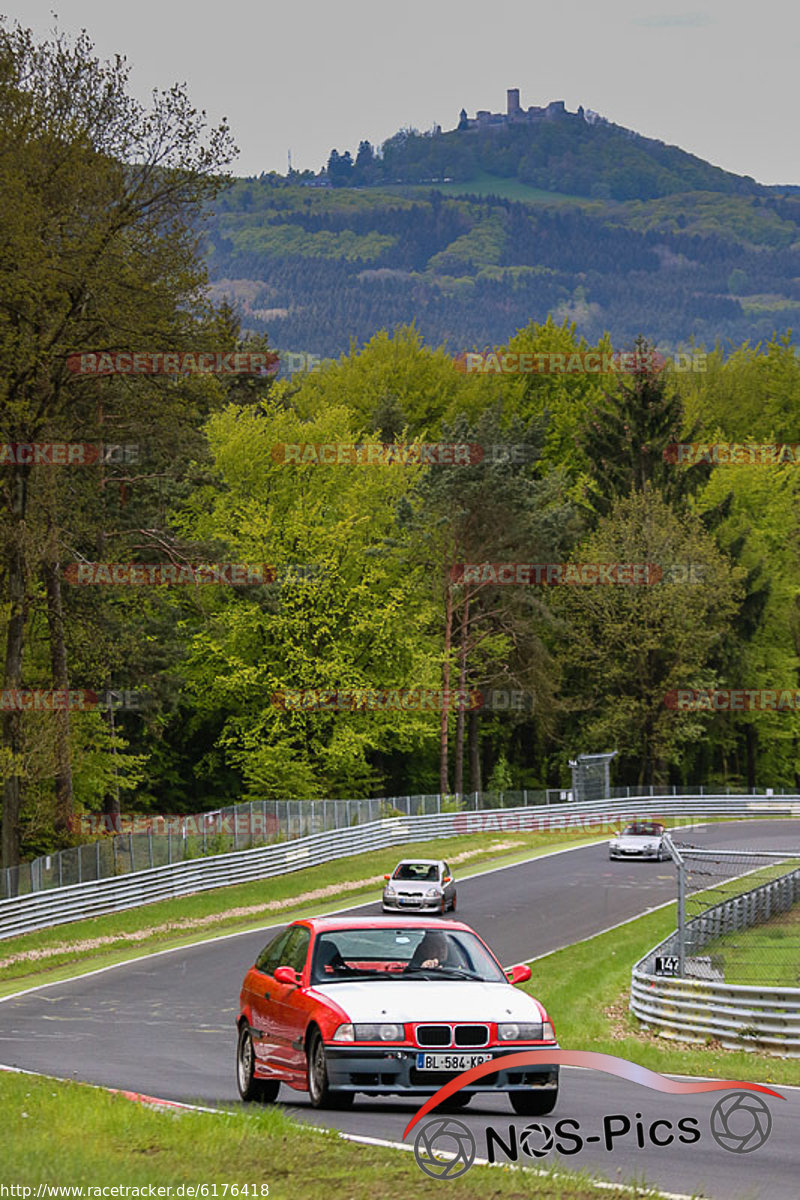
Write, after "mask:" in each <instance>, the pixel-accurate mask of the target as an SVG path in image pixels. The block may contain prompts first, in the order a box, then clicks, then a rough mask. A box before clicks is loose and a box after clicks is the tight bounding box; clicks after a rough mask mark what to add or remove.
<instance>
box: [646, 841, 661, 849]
mask: <svg viewBox="0 0 800 1200" xmlns="http://www.w3.org/2000/svg"><path fill="white" fill-rule="evenodd" d="M657 849H658V846H657V845H656V843H655V842H648V843H647V845H646V846H645V850H657Z"/></svg>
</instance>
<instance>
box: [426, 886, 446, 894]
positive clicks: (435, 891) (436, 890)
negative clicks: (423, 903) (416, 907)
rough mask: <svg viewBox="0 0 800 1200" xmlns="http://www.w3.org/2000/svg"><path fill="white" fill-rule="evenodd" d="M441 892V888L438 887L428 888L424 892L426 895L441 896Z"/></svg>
mask: <svg viewBox="0 0 800 1200" xmlns="http://www.w3.org/2000/svg"><path fill="white" fill-rule="evenodd" d="M441 894H442V889H441V888H440V887H432V888H428V890H427V892H426V893H425V895H426V896H441Z"/></svg>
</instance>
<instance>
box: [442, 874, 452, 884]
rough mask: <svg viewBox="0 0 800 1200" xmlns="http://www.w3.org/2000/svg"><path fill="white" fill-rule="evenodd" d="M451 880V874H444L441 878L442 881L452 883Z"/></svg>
mask: <svg viewBox="0 0 800 1200" xmlns="http://www.w3.org/2000/svg"><path fill="white" fill-rule="evenodd" d="M452 882H453V876H452V875H445V877H444V879H443V880H442V883H452Z"/></svg>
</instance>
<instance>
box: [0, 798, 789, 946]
mask: <svg viewBox="0 0 800 1200" xmlns="http://www.w3.org/2000/svg"><path fill="white" fill-rule="evenodd" d="M648 814H649V815H650V816H653V817H656V816H662V817H676V816H680V817H692V818H698V817H704V816H705V817H707V816H719V817H735V816H738V817H756V816H758V815H764V814H769V815H771V816H795V815H800V796H781V797H774V796H773V797H757V796H702V797H698V796H665V797H656V798H652V797H650V796H646V797H636V796H632V797H630V798H627V799H625V800H597V801H593V802H591V803H584V804H579V803H575V802H572V803H565V804H558V805H553V806H551V807H549V808H543V807H536V808H531V807H527V808H516V809H511V808H509V809H488V810H484V811H482V812H455V813H436V814H433V815H430V816H419V817H389V818H385V819H383V820H379V821H371V822H369V823H368V824H364V825H355V826H353V827H351V828H349V829H337V830H329V831H327V832H326V833H318V834H313V835H312V836H310V837H305V838H296V839H295V840H293V841H291V842H282V843H279V844H277V845H272V846H262V847H257V848H255V849H252V850H240V851H236V852H234V853H230V854H219V855H214V856H213V857H209V858H200V859H192V860H190V861H189V862H181V863H173V864H172V865H170V866H163V867H155V868H152V869H150V870H144V871H135V872H129V873H128V874H126V875H120V876H118V877H116V878H111V879H100V880H96V881H91V882H88V883H79V884H72V885H69V886H67V887H60V888H51V889H48V890H47V891H43V892H33V893H29V894H27V895H24V896H18V897H16V898H14V899H9V900H3V901H0V939H2V938H7V937H14V936H15V935H17V934H20V933H29V932H31V931H32V930H35V929H44V928H47V927H49V926H52V925H61V924H64V923H66V922H68V921H75V920H79V919H80V918H84V917H96V916H100V915H102V914H103V913H110V912H122V911H123V910H125V909H129V908H136V907H137V906H138V905H141V904H150V903H153V902H154V901H157V900H168V899H172V898H174V897H177V896H186V895H190V894H191V893H193V892H202V891H209V890H211V889H213V888H219V887H226V886H228V885H230V884H234V883H244V882H246V881H247V880H251V879H266V878H269V877H270V876H273V875H284V874H288V873H290V872H292V871H298V870H300V869H301V868H302V867H311V866H316V865H318V864H319V863H324V862H331V861H332V860H334V859H337V858H343V857H345V856H347V855H350V854H359V853H361V852H362V851H364V850H376V849H382V848H388V847H391V846H394V845H399V844H402V843H403V842H412V841H414V842H417V841H419V842H422V841H429V840H431V839H432V838H439V837H452V836H453V835H456V834H467V833H480V832H484V833H498V832H501V833H502V832H507V833H512V832H528V831H546V830H553V831H560V830H564V831H568V830H569V831H575V830H585V831H586V832H595V833H597V834H599V835H601V836H603V835H605V834H606V833H608V834H609V835H610V833H611V831H612V828H613V826H614V825H615V824H619V823H621V822H623V821H625V820H628V819H630V818H632V817H637V816H644V815H648Z"/></svg>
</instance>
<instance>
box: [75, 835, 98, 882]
mask: <svg viewBox="0 0 800 1200" xmlns="http://www.w3.org/2000/svg"><path fill="white" fill-rule="evenodd" d="M99 844H100V843H99V842H98V845H99ZM82 849H83V846H78V883H83V873H82V871H81V850H82Z"/></svg>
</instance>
